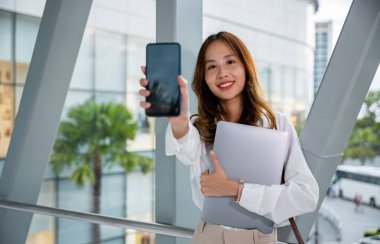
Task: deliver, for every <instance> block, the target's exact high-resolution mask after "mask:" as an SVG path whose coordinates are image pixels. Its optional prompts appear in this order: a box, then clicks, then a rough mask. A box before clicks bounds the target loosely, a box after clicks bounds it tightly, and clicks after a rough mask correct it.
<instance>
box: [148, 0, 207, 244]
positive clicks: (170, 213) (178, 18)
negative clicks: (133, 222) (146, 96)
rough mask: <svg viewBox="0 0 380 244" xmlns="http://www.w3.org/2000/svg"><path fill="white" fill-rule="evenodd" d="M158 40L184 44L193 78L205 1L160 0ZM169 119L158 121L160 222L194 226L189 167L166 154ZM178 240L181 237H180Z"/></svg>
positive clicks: (185, 70) (163, 240) (185, 71)
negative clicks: (167, 120) (165, 143)
mask: <svg viewBox="0 0 380 244" xmlns="http://www.w3.org/2000/svg"><path fill="white" fill-rule="evenodd" d="M156 8H157V10H156V21H157V23H156V37H157V42H179V43H180V44H181V51H182V54H181V66H182V67H181V70H182V75H183V76H184V77H185V78H186V79H187V80H188V81H189V89H190V90H191V88H190V85H191V79H192V75H193V70H194V66H195V61H196V58H197V54H198V50H199V48H200V46H201V43H202V16H203V12H202V1H201V0H157V1H156ZM190 104H191V107H190V110H191V113H194V112H195V111H196V108H197V104H196V99H195V96H194V94H193V92H190ZM166 126H167V122H165V121H164V120H162V119H157V120H156V167H155V169H156V177H155V179H156V189H155V190H156V222H158V223H165V224H170V225H176V226H181V227H187V228H194V226H195V225H196V222H197V220H198V218H199V216H200V212H199V210H198V209H197V208H196V207H195V205H194V204H193V202H192V197H191V189H190V177H189V176H190V172H189V168H188V167H185V166H184V165H182V164H181V163H180V162H178V161H177V160H176V159H175V157H174V156H171V157H167V156H165V145H164V142H165V130H166ZM176 239H177V240H176ZM156 243H157V244H171V243H172V244H174V243H189V240H185V239H183V238H174V237H168V236H162V235H157V236H156Z"/></svg>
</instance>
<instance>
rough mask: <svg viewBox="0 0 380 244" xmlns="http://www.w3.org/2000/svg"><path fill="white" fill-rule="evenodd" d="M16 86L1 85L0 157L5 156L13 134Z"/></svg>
mask: <svg viewBox="0 0 380 244" xmlns="http://www.w3.org/2000/svg"><path fill="white" fill-rule="evenodd" d="M13 103H14V86H13V85H10V84H9V85H0V158H5V156H6V154H7V151H8V147H9V143H10V141H11V135H12V131H13V119H14V116H15V115H14V106H13Z"/></svg>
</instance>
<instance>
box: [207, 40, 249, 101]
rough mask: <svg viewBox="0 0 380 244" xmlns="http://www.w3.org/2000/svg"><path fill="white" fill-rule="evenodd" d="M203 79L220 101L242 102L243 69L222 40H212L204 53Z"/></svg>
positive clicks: (239, 61)
mask: <svg viewBox="0 0 380 244" xmlns="http://www.w3.org/2000/svg"><path fill="white" fill-rule="evenodd" d="M204 68H205V80H206V83H207V86H208V87H209V88H210V90H211V92H212V93H213V94H214V95H215V96H216V97H218V98H219V100H220V102H221V103H222V104H223V103H226V102H235V101H236V102H239V103H241V102H242V98H243V97H242V96H243V95H242V91H243V89H244V86H245V70H244V65H243V63H242V62H241V60H240V59H239V58H238V57H237V56H236V55H235V53H234V52H233V51H232V50H231V48H230V47H229V46H228V45H227V44H226V43H224V42H223V41H220V40H216V41H214V42H212V43H211V44H210V45H209V46H208V47H207V50H206V53H205V67H204Z"/></svg>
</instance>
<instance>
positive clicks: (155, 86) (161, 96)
mask: <svg viewBox="0 0 380 244" xmlns="http://www.w3.org/2000/svg"><path fill="white" fill-rule="evenodd" d="M180 74H181V47H180V45H179V44H178V43H152V44H148V45H147V47H146V77H147V79H148V81H149V85H148V86H147V89H148V90H150V92H151V94H150V95H149V96H148V97H147V98H146V101H147V102H150V103H151V107H150V108H148V109H146V110H145V113H146V115H147V116H153V117H158V116H178V115H179V114H180V109H181V93H180V90H179V85H178V76H179V75H180Z"/></svg>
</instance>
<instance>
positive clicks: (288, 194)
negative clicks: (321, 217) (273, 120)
mask: <svg viewBox="0 0 380 244" xmlns="http://www.w3.org/2000/svg"><path fill="white" fill-rule="evenodd" d="M277 119H279V120H280V121H279V124H280V129H281V130H285V131H288V132H289V135H290V146H289V151H288V157H287V162H285V163H286V167H285V174H284V179H285V184H283V185H272V186H265V185H258V184H247V183H246V184H244V189H243V192H242V195H241V199H240V205H241V206H242V207H244V208H245V209H247V210H248V211H251V212H254V213H256V214H259V215H262V216H265V217H267V218H268V219H271V220H272V221H273V222H275V223H276V224H279V223H282V222H284V221H286V220H287V219H289V218H290V217H294V216H298V215H301V214H304V213H307V212H311V211H314V210H315V208H316V206H317V203H318V197H319V187H318V184H317V182H316V180H315V179H314V176H313V174H312V173H311V171H310V169H309V167H308V166H307V163H306V161H305V158H304V156H303V153H302V149H301V146H300V143H299V140H298V136H297V133H296V131H295V129H294V127H293V125H292V124H291V123H290V121H289V120H288V119H287V118H286V117H285V116H280V117H278V118H277Z"/></svg>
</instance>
